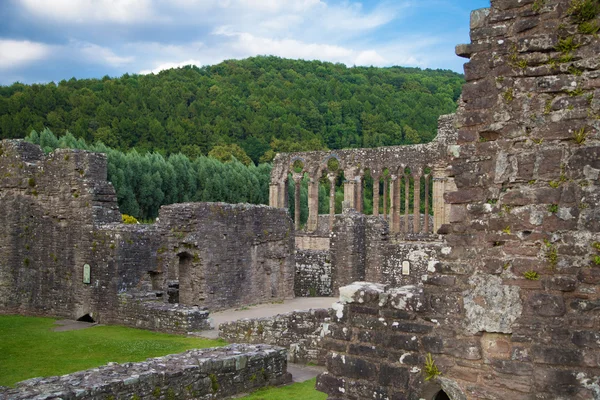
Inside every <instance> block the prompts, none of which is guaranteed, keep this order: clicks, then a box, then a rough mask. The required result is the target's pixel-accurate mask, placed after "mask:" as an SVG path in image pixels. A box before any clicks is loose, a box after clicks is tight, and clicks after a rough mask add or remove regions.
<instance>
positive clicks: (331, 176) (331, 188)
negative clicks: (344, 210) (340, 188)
mask: <svg viewBox="0 0 600 400" xmlns="http://www.w3.org/2000/svg"><path fill="white" fill-rule="evenodd" d="M335 178H336V176H335V175H334V174H332V173H329V174H327V179H329V231H331V230H333V222H334V220H335Z"/></svg>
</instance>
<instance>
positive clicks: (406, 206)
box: [404, 173, 410, 233]
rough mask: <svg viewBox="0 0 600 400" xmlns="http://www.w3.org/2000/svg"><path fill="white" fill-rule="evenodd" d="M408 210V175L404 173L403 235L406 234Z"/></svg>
mask: <svg viewBox="0 0 600 400" xmlns="http://www.w3.org/2000/svg"><path fill="white" fill-rule="evenodd" d="M409 208H410V175H409V174H407V173H404V233H408V232H409V230H408V226H409V225H408V209H409Z"/></svg>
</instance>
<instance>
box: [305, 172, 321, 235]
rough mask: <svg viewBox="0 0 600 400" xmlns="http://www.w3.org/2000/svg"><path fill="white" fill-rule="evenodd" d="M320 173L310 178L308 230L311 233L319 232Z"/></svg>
mask: <svg viewBox="0 0 600 400" xmlns="http://www.w3.org/2000/svg"><path fill="white" fill-rule="evenodd" d="M318 175H319V174H318V173H316V174H315V175H313V176H311V177H310V180H309V182H308V221H307V223H306V229H307V230H308V231H309V232H314V231H316V230H317V225H318V223H319V179H318Z"/></svg>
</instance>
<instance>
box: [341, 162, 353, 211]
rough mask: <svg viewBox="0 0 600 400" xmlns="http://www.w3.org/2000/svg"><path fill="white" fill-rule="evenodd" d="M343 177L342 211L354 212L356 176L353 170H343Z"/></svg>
mask: <svg viewBox="0 0 600 400" xmlns="http://www.w3.org/2000/svg"><path fill="white" fill-rule="evenodd" d="M344 176H345V177H346V180H345V181H344V206H343V209H344V210H347V209H351V210H356V203H355V202H356V175H355V172H354V170H345V171H344Z"/></svg>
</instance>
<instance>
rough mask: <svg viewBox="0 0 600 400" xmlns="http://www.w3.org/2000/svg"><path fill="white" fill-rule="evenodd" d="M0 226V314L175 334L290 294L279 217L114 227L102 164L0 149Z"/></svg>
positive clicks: (196, 211) (171, 215)
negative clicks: (211, 314)
mask: <svg viewBox="0 0 600 400" xmlns="http://www.w3.org/2000/svg"><path fill="white" fill-rule="evenodd" d="M0 222H1V223H2V226H3V228H2V230H0V312H2V313H19V314H34V315H50V316H58V317H66V318H73V319H77V318H81V317H86V318H92V319H93V320H95V321H98V322H102V323H116V324H123V325H129V326H135V327H140V328H147V329H154V330H162V331H169V332H181V333H185V332H189V331H193V330H201V329H207V328H208V321H207V318H208V312H207V311H206V308H207V307H210V308H211V309H213V310H214V309H220V308H226V307H235V306H240V305H243V304H253V303H260V302H265V301H273V300H280V299H283V298H286V297H293V295H294V292H293V281H294V252H293V240H294V239H293V230H292V229H293V228H292V225H291V221H290V219H289V217H288V216H287V214H286V213H285V211H283V210H277V209H273V208H269V207H264V206H249V205H235V206H232V205H225V204H217V203H215V204H208V203H204V204H183V205H174V206H169V207H164V208H163V209H162V210H161V212H160V221H159V222H158V223H156V224H154V225H125V224H123V223H121V214H120V212H119V209H118V205H117V198H116V195H115V191H114V189H113V187H112V185H111V184H110V183H109V182H108V181H107V180H106V157H105V156H104V155H103V154H97V153H89V152H85V151H78V150H57V151H55V152H53V153H50V154H49V155H44V154H43V152H42V151H41V149H40V147H39V146H36V145H32V144H29V143H26V142H23V141H18V140H4V141H1V142H0ZM86 278H87V279H86Z"/></svg>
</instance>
